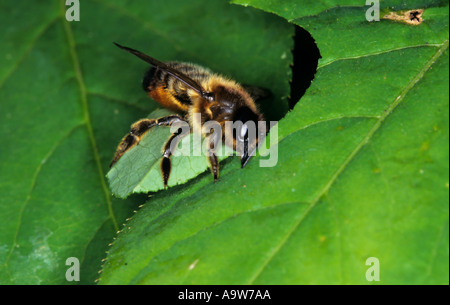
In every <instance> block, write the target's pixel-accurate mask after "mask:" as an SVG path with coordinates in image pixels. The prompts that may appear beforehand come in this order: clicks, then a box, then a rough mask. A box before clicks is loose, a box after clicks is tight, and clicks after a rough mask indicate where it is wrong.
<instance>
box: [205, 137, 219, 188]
mask: <svg viewBox="0 0 450 305" xmlns="http://www.w3.org/2000/svg"><path fill="white" fill-rule="evenodd" d="M218 141H219V139H218V137H215V138H213V137H209V147H208V155H209V156H208V161H209V166H210V168H211V172H212V174H213V176H214V182H216V181H218V180H219V160H218V159H217V156H216V149H215V148H216V147H217V144H218Z"/></svg>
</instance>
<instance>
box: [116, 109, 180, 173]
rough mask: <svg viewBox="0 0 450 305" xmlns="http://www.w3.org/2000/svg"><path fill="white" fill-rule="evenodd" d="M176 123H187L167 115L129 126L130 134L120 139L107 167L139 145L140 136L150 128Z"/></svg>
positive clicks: (177, 117) (175, 116) (176, 116)
mask: <svg viewBox="0 0 450 305" xmlns="http://www.w3.org/2000/svg"><path fill="white" fill-rule="evenodd" d="M176 122H187V121H186V119H184V118H182V117H181V116H179V115H169V116H166V117H162V118H159V119H156V120H154V119H142V120H139V121H137V122H136V123H134V124H133V125H131V130H130V132H129V133H128V134H127V135H126V136H125V137H123V138H122V140H121V141H120V144H119V146H117V149H116V153H115V154H114V158H113V160H112V162H111V164H110V165H109V167H112V166H113V165H114V164H115V163H116V162H117V161H119V159H120V158H121V157H122V156H123V154H124V153H125V152H127V151H128V150H129V149H130V148H132V147H134V146H135V145H137V144H138V143H139V141H140V140H141V138H142V136H143V135H144V134H145V133H146V132H147V131H149V130H150V129H151V128H152V127H155V126H171V125H172V124H173V123H176Z"/></svg>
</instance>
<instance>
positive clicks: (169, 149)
mask: <svg viewBox="0 0 450 305" xmlns="http://www.w3.org/2000/svg"><path fill="white" fill-rule="evenodd" d="M188 134H189V133H183V130H182V128H180V129H178V131H177V132H175V133H174V134H172V136H171V137H170V139H169V140H168V141H167V143H166V145H165V146H164V153H163V158H162V160H161V174H162V177H163V182H164V188H167V185H168V182H169V178H170V172H171V171H172V161H171V160H170V157H172V155H173V152H174V151H175V148H176V147H177V146H178V144H179V143H180V141H181V140H182V139H183V138H184V137H185V136H187V135H188Z"/></svg>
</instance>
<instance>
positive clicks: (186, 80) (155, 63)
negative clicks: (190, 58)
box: [114, 42, 211, 99]
mask: <svg viewBox="0 0 450 305" xmlns="http://www.w3.org/2000/svg"><path fill="white" fill-rule="evenodd" d="M114 44H115V45H116V46H118V47H119V48H121V49H122V50H125V51H127V52H129V53H131V54H133V55H135V56H137V57H139V58H140V59H142V60H143V61H145V62H147V63H149V64H151V65H152V66H155V67H157V68H159V69H161V70H163V71H165V72H167V73H169V74H170V75H172V76H173V77H175V78H176V79H178V80H179V81H181V82H183V83H184V84H186V86H188V87H190V88H191V89H192V90H194V91H195V92H197V93H198V94H200V95H201V96H202V97H205V98H208V99H211V94H210V93H209V92H206V91H205V89H204V88H203V87H202V86H201V85H200V84H199V83H197V82H196V81H195V80H193V79H192V78H190V77H189V76H187V75H185V74H183V73H181V72H179V71H178V70H175V69H173V68H171V67H169V66H168V65H166V64H165V63H163V62H161V61H159V60H157V59H155V58H153V57H151V56H148V55H146V54H144V53H141V52H139V51H137V50H134V49H131V48H128V47H124V46H121V45H120V44H118V43H115V42H114Z"/></svg>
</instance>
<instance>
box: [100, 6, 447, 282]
mask: <svg viewBox="0 0 450 305" xmlns="http://www.w3.org/2000/svg"><path fill="white" fill-rule="evenodd" d="M233 2H234V3H242V4H251V5H253V6H255V7H258V8H261V9H263V10H267V11H269V12H275V13H277V14H279V15H281V16H284V17H285V18H287V19H288V20H290V21H292V22H294V23H296V24H299V25H301V26H304V27H305V29H306V30H308V31H310V33H311V34H312V36H313V37H314V38H315V39H316V42H317V45H318V47H319V49H320V51H321V53H322V56H323V59H322V60H321V61H320V63H319V69H318V72H317V74H316V77H315V80H314V82H313V84H312V86H311V88H309V90H308V91H307V93H306V95H305V96H304V97H303V98H302V99H301V100H300V101H299V103H298V104H297V105H296V107H295V108H294V110H293V111H292V112H290V113H289V114H288V115H287V116H286V117H285V118H284V119H282V120H281V121H280V122H279V124H278V131H279V132H278V146H275V145H273V146H272V147H277V148H278V153H279V156H278V164H277V166H275V167H272V168H262V167H259V164H258V163H259V161H260V160H261V158H255V159H253V160H252V161H251V162H250V163H249V165H248V166H247V167H246V168H245V169H243V170H241V169H239V164H238V163H239V162H238V160H235V159H234V160H231V161H230V162H227V163H226V164H224V166H223V170H222V174H221V181H220V182H219V183H212V182H211V179H210V177H209V175H201V176H200V177H199V178H197V179H195V180H193V181H192V182H189V183H187V184H186V185H183V186H179V187H177V188H174V189H172V190H169V191H165V192H160V193H157V194H156V195H154V196H153V197H152V198H151V200H150V201H149V202H148V203H147V204H145V205H144V206H143V208H142V209H141V210H139V212H138V213H137V214H136V216H135V217H133V218H132V219H131V220H130V221H129V222H127V224H126V226H125V227H124V228H123V230H122V231H121V233H120V234H119V236H118V238H117V240H116V241H115V242H114V244H113V246H112V248H111V250H110V252H109V255H108V259H107V261H106V263H105V265H104V267H103V273H102V276H101V279H100V283H103V284H114V283H130V284H369V283H376V282H368V281H367V279H366V272H367V270H368V268H369V267H370V266H367V265H366V261H367V259H368V258H370V257H375V258H377V259H378V260H379V262H380V273H381V278H380V279H381V281H380V282H379V283H381V284H448V281H449V275H448V270H449V263H448V262H449V256H448V246H449V236H448V232H449V227H448V223H449V221H448V219H449V211H448V201H449V177H448V176H449V175H448V172H449V163H448V162H449V161H448V160H449V149H448V142H449V137H448V131H449V121H448V113H449V109H448V105H449V102H448V100H449V89H448V83H449V72H448V71H449V51H448V45H449V44H448V2H446V1H419V0H418V1H408V2H405V1H394V0H392V1H383V2H384V4H383V5H384V6H383V7H382V9H383V10H386V9H387V8H388V6H389V9H395V10H400V9H402V10H404V9H418V8H425V11H424V14H423V18H424V22H423V23H422V24H420V25H418V26H411V25H407V24H403V23H398V22H394V21H391V20H384V19H383V20H381V21H380V22H371V23H369V22H367V21H366V19H365V11H366V10H367V9H368V8H369V7H368V6H367V7H364V6H362V5H361V2H360V1H358V2H356V1H346V2H345V3H343V2H342V1H339V2H338V1H328V2H327V3H326V4H325V3H322V2H320V3H318V2H317V3H316V2H314V3H313V2H311V1H308V2H306V1H303V2H299V1H275V0H273V1H257V0H246V1H245V2H241V1H233ZM338 4H339V6H338ZM388 4H389V5H388Z"/></svg>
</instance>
